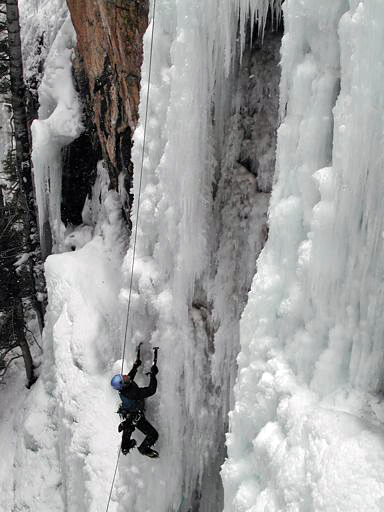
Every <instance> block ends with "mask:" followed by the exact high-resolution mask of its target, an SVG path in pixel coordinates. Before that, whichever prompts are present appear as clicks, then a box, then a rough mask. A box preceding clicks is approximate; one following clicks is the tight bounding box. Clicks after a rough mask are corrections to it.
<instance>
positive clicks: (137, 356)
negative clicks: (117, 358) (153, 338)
mask: <svg viewBox="0 0 384 512" xmlns="http://www.w3.org/2000/svg"><path fill="white" fill-rule="evenodd" d="M142 344H143V342H142V341H141V342H140V343H139V344H138V345H137V349H136V352H137V355H136V361H140V347H141V345H142Z"/></svg>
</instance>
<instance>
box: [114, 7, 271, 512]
mask: <svg viewBox="0 0 384 512" xmlns="http://www.w3.org/2000/svg"><path fill="white" fill-rule="evenodd" d="M268 5H269V4H268V2H264V3H263V2H256V1H254V2H243V3H238V2H232V1H228V2H221V1H220V2H218V1H210V2H206V1H204V2H203V1H197V2H174V1H170V0H160V1H157V2H156V17H155V31H154V45H153V48H154V54H153V60H152V75H151V82H150V98H149V110H148V116H149V117H148V125H147V133H146V136H147V144H146V146H145V153H144V165H143V176H142V189H141V195H140V209H139V222H138V225H137V229H138V231H137V246H136V259H135V266H134V278H133V295H132V301H131V314H130V325H129V332H128V340H129V343H128V353H129V354H130V355H131V356H133V354H134V347H135V346H136V345H137V344H138V343H139V342H141V341H143V342H145V345H144V346H145V347H146V348H145V349H144V358H145V360H146V362H147V364H149V361H150V357H151V355H150V346H151V344H152V346H160V352H159V366H160V373H159V392H158V394H157V396H156V397H154V398H153V399H150V400H149V406H148V419H149V420H150V421H153V423H154V424H155V425H156V426H157V427H158V428H159V431H160V439H159V442H158V443H157V448H158V449H159V451H160V453H161V457H160V459H159V460H158V461H157V462H156V465H153V464H145V461H144V462H143V461H142V459H141V458H140V455H139V454H136V453H133V454H132V456H130V458H129V459H128V458H126V459H123V460H122V461H121V463H120V466H119V467H120V469H119V475H118V479H117V482H116V489H115V493H114V494H113V499H114V500H117V498H119V500H118V510H127V509H135V510H155V509H156V510H164V511H168V510H175V511H176V510H177V511H180V512H182V511H187V510H201V511H213V510H219V509H220V504H221V489H220V482H219V481H218V470H219V467H218V462H217V461H218V460H220V457H221V460H223V448H224V447H223V437H224V434H223V425H225V422H226V411H227V410H228V402H229V399H228V396H229V394H230V390H229V386H228V383H230V382H231V377H232V372H234V369H235V360H234V350H233V348H231V347H230V345H229V343H230V341H231V340H230V338H231V334H228V333H233V337H234V338H235V339H236V324H235V325H234V326H233V325H230V324H231V322H228V324H224V320H225V318H224V315H223V312H224V311H225V312H226V311H227V309H226V307H225V306H224V305H223V304H224V303H225V302H226V301H227V299H230V298H231V292H232V293H235V290H236V293H239V290H238V289H237V285H238V288H241V284H242V283H241V277H243V276H244V275H245V274H247V273H249V271H250V270H249V268H250V267H249V266H248V262H247V261H246V254H247V250H248V249H249V248H251V247H252V251H256V248H257V247H258V246H260V243H261V242H260V240H259V239H258V237H257V236H256V235H255V234H253V237H252V238H251V241H250V242H248V240H247V239H246V236H245V235H244V239H241V235H240V234H238V238H237V239H234V240H235V242H234V243H233V241H232V242H231V240H230V233H231V231H230V230H231V229H232V230H233V231H235V230H236V228H235V226H236V225H238V224H237V223H239V233H241V229H244V233H246V232H247V229H248V226H249V225H250V223H251V220H253V221H254V222H255V229H260V226H261V225H262V224H263V222H264V220H265V219H264V218H263V216H264V212H265V210H266V203H267V201H268V200H267V198H266V197H265V196H264V197H263V198H262V199H261V200H260V204H259V209H257V208H255V209H254V210H253V209H252V208H253V205H251V206H250V207H249V210H248V213H249V214H250V216H249V221H247V220H244V219H243V225H241V226H240V222H241V213H239V209H240V205H239V204H236V199H238V198H239V197H241V192H238V191H237V190H236V191H235V192H234V193H233V198H228V196H226V195H225V193H223V192H221V194H222V195H221V199H222V202H221V206H222V210H223V209H224V207H225V208H226V210H225V211H220V212H216V214H217V217H220V215H222V216H223V217H224V216H225V214H227V215H228V217H227V219H224V220H223V221H222V222H223V225H224V227H225V229H226V230H227V231H226V233H225V236H226V237H227V238H225V239H224V237H223V239H222V245H221V247H220V254H219V255H217V254H216V256H218V257H219V258H220V260H221V263H223V262H224V261H225V262H226V264H223V265H222V267H221V269H220V275H218V276H217V280H216V282H215V279H214V277H215V272H216V271H217V266H218V263H217V261H216V268H213V269H212V267H211V266H210V265H211V263H212V262H211V258H212V253H215V251H217V247H216V244H217V243H218V242H217V239H218V238H219V234H218V233H217V232H216V230H217V229H218V225H215V224H214V221H213V219H214V212H213V210H214V191H213V186H212V183H213V181H214V180H215V179H217V176H215V173H216V172H217V171H218V170H219V171H220V165H221V161H220V164H219V159H220V158H221V156H222V155H223V153H225V149H223V146H224V139H223V136H224V135H223V134H224V133H225V121H226V120H227V116H228V114H229V113H230V112H231V108H232V103H231V98H230V101H229V104H227V103H225V101H226V100H228V97H230V92H231V90H232V89H231V88H232V81H231V80H230V79H229V77H230V74H231V72H232V71H233V69H234V68H235V64H234V57H235V56H239V51H238V46H239V45H240V46H241V45H244V43H245V29H244V24H245V23H246V21H247V20H248V16H251V18H252V19H254V17H255V16H259V17H260V18H261V17H262V15H264V14H265V13H266V9H267V7H268ZM276 9H277V7H276ZM275 14H276V15H277V12H275ZM239 16H240V19H241V23H240V27H241V34H242V35H241V37H240V41H239V42H237V41H236V39H237V29H238V20H239ZM151 29H152V25H150V27H149V29H148V31H147V34H146V36H145V45H144V51H145V57H144V65H143V73H142V100H141V107H140V118H141V119H142V124H141V125H140V126H139V128H138V129H137V131H136V134H135V145H134V162H135V175H134V176H135V179H134V192H135V204H134V207H133V214H132V220H133V223H134V229H135V222H136V213H137V208H138V207H139V205H138V200H139V186H140V164H141V151H142V143H143V129H144V127H143V121H144V118H145V106H146V94H147V84H148V63H149V48H150V36H151ZM228 141H229V139H228V140H227V142H228ZM232 164H233V162H232ZM240 167H241V166H239V167H238V168H237V169H236V171H235V172H237V176H236V177H233V186H234V189H236V187H239V188H240V190H241V187H244V188H245V189H246V188H247V187H249V188H250V189H251V190H252V187H253V186H255V185H254V181H253V179H252V177H251V176H250V175H249V173H248V172H247V171H246V170H245V169H244V168H242V169H241V168H240ZM227 172H228V175H229V174H230V172H229V169H227ZM227 179H228V182H229V181H230V180H231V179H232V177H228V178H227ZM255 189H256V186H255ZM244 195H246V194H245V193H244ZM218 208H219V205H217V209H218ZM234 212H235V213H234ZM231 220H233V225H232V226H231ZM223 225H222V226H223ZM256 226H257V228H256ZM231 243H233V245H231ZM237 244H238V245H237ZM242 249H243V250H242ZM132 253H133V247H132V246H131V249H130V251H129V253H128V255H127V258H126V261H125V271H126V275H127V282H128V283H129V274H130V271H131V262H132ZM253 254H254V253H253ZM236 255H237V256H236ZM236 257H238V258H239V261H237V260H236ZM240 262H241V263H240ZM242 263H244V264H243V265H242ZM253 264H254V261H253ZM226 265H228V267H227V268H225V266H226ZM235 265H238V272H237V273H236V278H235V280H236V279H238V280H239V283H236V285H233V287H231V277H228V274H229V275H230V276H232V277H233V274H234V270H233V269H234V268H235ZM251 266H252V265H251ZM211 271H212V273H213V277H212V275H210V273H211ZM240 276H241V277H240ZM245 281H246V279H245ZM207 283H208V284H207ZM211 286H212V288H211ZM128 295H129V290H128V289H127V288H126V289H124V290H123V292H122V297H123V298H125V299H126V298H127V297H128ZM239 295H240V293H239ZM213 297H214V298H213ZM214 300H216V301H217V311H218V313H217V316H218V317H219V318H220V320H223V324H222V326H223V329H222V331H221V337H220V341H221V345H220V343H219V344H218V345H217V347H216V346H214V343H215V342H214V341H213V340H212V339H211V338H210V330H212V331H214V329H215V327H214V325H210V321H212V322H213V323H214V321H215V319H214V318H213V316H214V313H212V311H211V309H212V307H213V306H212V302H214ZM220 305H221V306H222V309H221V310H220V311H219V307H220ZM236 307H237V306H236V305H233V304H231V305H230V306H228V313H229V314H230V315H232V316H231V319H232V320H233V319H234V318H235V317H236V313H237V311H236ZM225 325H227V329H225ZM216 328H217V326H216ZM232 328H233V330H232ZM218 341H219V338H218ZM224 343H228V344H227V345H225V346H224ZM220 443H221V444H220ZM127 482H130V484H129V485H128V484H127ZM136 487H140V488H141V489H142V491H141V492H139V493H137V492H136V491H134V490H133V489H134V488H136Z"/></svg>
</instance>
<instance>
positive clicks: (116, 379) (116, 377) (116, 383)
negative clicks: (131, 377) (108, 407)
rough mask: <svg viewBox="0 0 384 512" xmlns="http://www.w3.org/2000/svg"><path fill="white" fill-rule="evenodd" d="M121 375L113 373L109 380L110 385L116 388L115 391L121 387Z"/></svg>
mask: <svg viewBox="0 0 384 512" xmlns="http://www.w3.org/2000/svg"><path fill="white" fill-rule="evenodd" d="M123 382H124V381H123V376H122V375H121V373H118V374H117V375H114V376H113V377H112V380H111V386H112V387H113V389H116V390H117V391H121V390H122V389H123Z"/></svg>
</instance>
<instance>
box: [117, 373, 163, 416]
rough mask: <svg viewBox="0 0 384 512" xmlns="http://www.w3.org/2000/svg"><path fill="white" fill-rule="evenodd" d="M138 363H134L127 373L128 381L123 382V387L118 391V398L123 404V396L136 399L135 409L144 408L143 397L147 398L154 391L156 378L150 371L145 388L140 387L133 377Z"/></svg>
mask: <svg viewBox="0 0 384 512" xmlns="http://www.w3.org/2000/svg"><path fill="white" fill-rule="evenodd" d="M139 366H140V365H138V364H136V363H134V365H133V367H132V370H131V371H130V372H129V373H128V376H129V377H130V382H127V383H124V384H123V389H122V390H121V391H120V398H121V401H122V402H123V404H124V399H123V397H126V398H128V399H129V400H136V401H137V402H138V403H137V409H140V410H144V398H148V397H149V396H152V395H154V394H155V393H156V389H157V379H156V376H155V375H153V374H152V373H150V379H149V385H148V386H147V387H145V388H140V387H139V386H138V385H137V384H136V382H134V381H133V379H134V378H135V377H136V372H137V369H138V367H139Z"/></svg>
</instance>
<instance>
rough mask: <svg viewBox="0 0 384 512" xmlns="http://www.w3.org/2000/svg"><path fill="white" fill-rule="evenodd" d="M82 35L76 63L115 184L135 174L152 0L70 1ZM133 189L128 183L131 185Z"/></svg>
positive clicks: (78, 41)
mask: <svg viewBox="0 0 384 512" xmlns="http://www.w3.org/2000/svg"><path fill="white" fill-rule="evenodd" d="M67 4H68V7H69V10H70V13H71V17H72V22H73V25H74V27H75V30H76V33H77V44H78V56H77V61H76V62H75V63H74V68H75V74H76V77H77V81H78V83H79V88H80V89H81V90H80V94H81V96H82V97H83V98H84V97H86V98H87V100H88V101H87V102H88V108H87V110H88V117H89V120H90V121H93V122H94V123H95V126H96V132H97V136H98V139H99V141H100V144H101V149H102V153H103V157H104V159H105V160H106V161H107V163H108V165H109V168H110V171H111V172H110V175H111V182H112V186H114V188H117V176H118V174H119V173H120V172H121V171H124V172H125V174H126V176H127V179H128V181H130V179H129V176H130V174H131V163H130V157H131V134H132V132H133V130H134V128H135V126H136V124H137V120H138V103H139V94H140V72H141V64H142V59H143V52H142V39H143V34H144V32H145V30H146V28H147V25H148V1H147V0H128V1H127V0H82V1H81V2H79V1H78V0H67ZM127 185H128V184H127Z"/></svg>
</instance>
